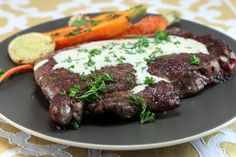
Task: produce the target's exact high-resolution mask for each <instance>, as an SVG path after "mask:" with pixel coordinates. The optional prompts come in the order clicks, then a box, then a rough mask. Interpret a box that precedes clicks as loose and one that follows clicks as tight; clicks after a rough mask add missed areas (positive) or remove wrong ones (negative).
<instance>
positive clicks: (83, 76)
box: [80, 72, 88, 81]
mask: <svg viewBox="0 0 236 157" xmlns="http://www.w3.org/2000/svg"><path fill="white" fill-rule="evenodd" d="M80 78H81V80H82V81H85V80H87V78H88V76H87V75H85V73H84V72H83V73H82V74H81V75H80Z"/></svg>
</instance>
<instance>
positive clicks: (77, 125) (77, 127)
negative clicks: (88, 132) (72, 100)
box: [69, 121, 80, 130]
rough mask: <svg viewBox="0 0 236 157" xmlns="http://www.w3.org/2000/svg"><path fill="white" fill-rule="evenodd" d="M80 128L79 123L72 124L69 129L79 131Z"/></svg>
mask: <svg viewBox="0 0 236 157" xmlns="http://www.w3.org/2000/svg"><path fill="white" fill-rule="evenodd" d="M79 127H80V125H79V123H78V122H75V121H73V122H71V123H70V125H69V128H71V129H73V130H78V129H79Z"/></svg>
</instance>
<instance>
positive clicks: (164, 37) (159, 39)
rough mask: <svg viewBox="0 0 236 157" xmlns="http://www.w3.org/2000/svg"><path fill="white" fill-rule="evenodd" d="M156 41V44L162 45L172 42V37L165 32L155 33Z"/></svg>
mask: <svg viewBox="0 0 236 157" xmlns="http://www.w3.org/2000/svg"><path fill="white" fill-rule="evenodd" d="M155 40H156V43H160V42H162V41H170V37H169V36H168V34H167V33H166V32H164V31H157V32H156V33H155Z"/></svg>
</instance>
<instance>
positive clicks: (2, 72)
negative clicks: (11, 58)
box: [0, 68, 5, 76]
mask: <svg viewBox="0 0 236 157" xmlns="http://www.w3.org/2000/svg"><path fill="white" fill-rule="evenodd" d="M4 73H5V71H4V70H3V69H2V68H0V76H1V75H2V74H4Z"/></svg>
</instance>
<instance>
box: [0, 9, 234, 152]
mask: <svg viewBox="0 0 236 157" xmlns="http://www.w3.org/2000/svg"><path fill="white" fill-rule="evenodd" d="M99 13H102V12H97V13H86V14H87V15H94V14H99ZM147 14H150V15H158V14H156V13H147ZM69 17H71V16H66V17H62V18H59V19H55V20H52V21H57V20H58V21H59V20H62V19H65V18H69ZM181 20H183V21H187V22H191V23H195V24H198V25H201V26H204V27H208V28H210V29H212V30H214V31H216V32H217V33H220V34H222V35H225V36H227V37H228V38H230V39H232V40H233V41H235V42H236V38H233V37H232V36H230V35H228V34H226V33H224V32H223V31H222V30H219V29H216V28H214V27H210V26H208V25H204V24H203V23H201V22H197V21H193V20H191V19H184V18H181ZM52 21H46V22H43V23H39V24H37V25H34V26H31V27H28V28H26V29H24V30H21V31H18V32H16V33H14V34H12V35H10V36H7V37H6V38H4V39H2V40H1V41H0V43H2V42H4V41H5V40H8V39H9V38H12V37H13V36H16V35H17V34H22V33H25V31H27V30H28V29H30V28H34V27H38V26H40V25H45V24H47V23H49V22H52ZM0 118H1V119H2V120H4V121H5V122H7V123H9V124H10V125H12V126H14V127H16V128H17V129H20V130H21V131H24V132H26V133H29V134H31V135H33V136H36V137H39V138H42V139H44V140H48V141H51V142H55V143H60V144H65V145H68V146H74V147H80V148H86V149H100V150H115V151H122V150H123V151H128V150H146V149H154V148H162V147H167V146H173V145H178V144H182V143H186V142H190V141H193V140H196V139H200V138H202V137H204V136H207V135H209V134H212V133H215V132H217V131H218V130H220V129H222V128H224V127H227V126H229V125H230V124H232V123H234V122H236V116H235V117H233V118H231V119H229V120H228V121H226V122H225V123H222V124H220V125H218V126H216V127H214V128H212V129H209V130H207V131H203V132H201V133H199V134H196V135H192V136H188V137H184V138H180V139H177V140H171V141H167V142H158V143H151V144H138V145H135V144H131V145H107V144H94V143H88V142H86V143H85V142H78V141H71V140H66V139H60V138H57V137H53V136H49V135H46V134H43V133H40V132H37V131H34V130H32V129H29V128H26V127H24V126H22V125H20V124H18V123H16V122H14V121H13V120H11V119H9V118H7V117H6V116H4V115H3V114H2V113H0Z"/></svg>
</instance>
